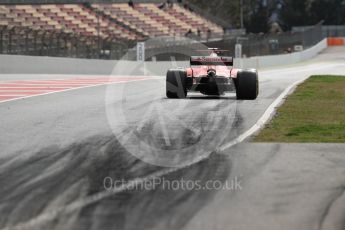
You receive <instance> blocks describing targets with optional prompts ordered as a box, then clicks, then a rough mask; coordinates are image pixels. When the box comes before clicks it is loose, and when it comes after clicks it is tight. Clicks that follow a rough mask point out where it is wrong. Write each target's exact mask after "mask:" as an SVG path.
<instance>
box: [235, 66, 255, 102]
mask: <svg viewBox="0 0 345 230" xmlns="http://www.w3.org/2000/svg"><path fill="white" fill-rule="evenodd" d="M234 82H235V87H236V97H237V100H255V99H256V98H257V96H258V94H259V79H258V73H257V71H256V70H254V69H253V70H239V71H238V73H237V78H236V79H234Z"/></svg>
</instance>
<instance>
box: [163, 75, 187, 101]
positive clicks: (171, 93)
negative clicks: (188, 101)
mask: <svg viewBox="0 0 345 230" xmlns="http://www.w3.org/2000/svg"><path fill="white" fill-rule="evenodd" d="M186 80H187V73H186V71H185V70H182V69H170V70H168V72H167V77H166V95H167V97H168V98H185V97H186V96H187V87H186Z"/></svg>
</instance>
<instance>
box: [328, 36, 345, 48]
mask: <svg viewBox="0 0 345 230" xmlns="http://www.w3.org/2000/svg"><path fill="white" fill-rule="evenodd" d="M327 45H328V46H343V45H344V38H339V37H330V38H327Z"/></svg>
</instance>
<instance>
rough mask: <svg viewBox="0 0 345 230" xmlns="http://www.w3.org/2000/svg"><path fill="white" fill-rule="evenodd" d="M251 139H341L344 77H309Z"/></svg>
mask: <svg viewBox="0 0 345 230" xmlns="http://www.w3.org/2000/svg"><path fill="white" fill-rule="evenodd" d="M254 141H257V142H317V143H321V142H325V143H341V142H345V76H332V75H323V76H311V77H310V78H309V79H308V80H307V81H305V82H304V83H303V84H301V85H299V86H298V87H297V89H296V90H295V92H294V93H293V94H292V95H290V96H288V98H287V100H286V101H285V102H284V104H283V105H282V106H281V107H280V108H279V109H278V110H277V113H276V115H275V117H274V118H273V119H272V121H271V122H270V123H269V124H267V125H266V127H265V128H264V129H263V130H262V131H261V132H260V133H259V134H258V135H257V136H256V137H255V138H254Z"/></svg>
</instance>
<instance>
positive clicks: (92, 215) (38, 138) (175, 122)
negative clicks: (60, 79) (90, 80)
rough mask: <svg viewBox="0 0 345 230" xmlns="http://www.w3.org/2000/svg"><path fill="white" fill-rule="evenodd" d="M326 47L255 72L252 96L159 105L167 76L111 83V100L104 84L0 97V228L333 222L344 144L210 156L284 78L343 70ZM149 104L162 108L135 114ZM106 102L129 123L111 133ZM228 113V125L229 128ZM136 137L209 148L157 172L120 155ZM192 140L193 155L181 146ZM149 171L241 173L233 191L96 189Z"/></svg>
mask: <svg viewBox="0 0 345 230" xmlns="http://www.w3.org/2000/svg"><path fill="white" fill-rule="evenodd" d="M343 51H344V49H343ZM330 52H332V50H327V51H326V52H325V53H323V54H321V55H320V56H319V57H318V58H317V60H315V61H313V62H309V63H307V64H305V65H298V66H291V67H287V68H281V69H274V70H265V71H261V72H260V95H259V98H258V100H256V101H238V102H237V101H236V100H234V95H233V94H229V95H225V96H222V97H220V98H213V97H204V96H200V95H197V94H193V95H190V97H189V98H187V99H184V100H168V99H165V96H164V94H165V82H164V79H155V80H148V81H140V82H131V83H128V84H124V85H123V84H114V85H112V89H113V90H114V94H113V96H112V97H110V99H109V100H106V99H105V95H106V92H107V86H98V87H93V88H86V89H80V90H75V91H69V92H64V93H56V94H50V95H45V96H39V97H33V98H28V99H22V100H17V101H12V102H7V103H0V117H1V119H2V122H1V123H0V129H1V136H0V149H1V151H0V185H1V186H0V228H2V229H252V228H255V229H327V230H328V229H342V228H343V227H344V207H345V203H344V197H343V196H344V195H343V193H344V187H345V181H344V178H345V177H344V174H345V170H344V167H343V165H344V160H345V155H344V146H343V145H340V144H338V145H335V144H334V145H332V144H328V145H322V144H320V145H313V144H300V145H297V144H266V143H264V144H253V143H250V142H248V140H247V141H246V142H244V143H241V144H240V145H237V146H234V147H232V148H230V149H226V150H224V151H222V152H217V151H216V149H217V148H218V147H219V146H221V145H222V144H224V143H227V142H228V141H230V140H232V139H233V138H235V137H236V136H238V135H239V134H241V133H243V132H244V131H246V130H248V129H249V128H250V127H251V126H252V125H253V124H255V123H256V121H257V120H258V119H259V118H260V116H261V115H262V114H263V113H264V111H265V110H266V109H267V107H268V106H269V105H270V104H271V103H272V102H273V101H274V100H275V99H276V98H277V97H278V96H279V95H280V93H281V92H283V91H284V89H285V88H286V87H287V86H288V85H290V84H292V83H293V82H295V81H298V80H301V79H304V78H306V77H308V76H309V75H311V74H321V73H331V74H342V73H344V70H345V64H344V62H343V59H344V57H345V52H332V53H330ZM31 77H32V78H34V75H32V76H31ZM42 77H43V76H40V78H42ZM47 78H51V76H47ZM4 79H5V77H4ZM108 89H109V88H108ZM151 105H155V106H158V108H160V109H158V110H157V111H153V112H152V113H149V116H144V115H145V114H146V112H147V111H148V110H149V108H150V107H151ZM229 106H230V108H236V109H235V112H234V113H232V114H229V111H234V110H229ZM109 108H115V110H121V112H122V113H124V115H125V116H126V117H127V118H128V119H127V120H126V122H125V123H121V122H120V123H117V124H118V127H117V128H118V129H116V130H115V131H117V136H114V134H113V131H114V130H113V129H111V128H110V125H109V119H108V118H109V117H108V118H107V111H108V110H109ZM230 117H234V120H233V122H230V123H226V121H227V120H226V119H229V118H230ZM114 119H115V120H117V119H118V118H117V117H114ZM210 123H211V124H212V126H208V125H209V124H210ZM224 123H226V124H227V125H224ZM138 127H140V128H138ZM133 129H134V130H135V132H134V134H135V135H133V133H132V132H130V131H133ZM206 134H207V135H206ZM134 136H136V137H139V139H141V141H146V142H147V143H150V145H151V146H153V147H155V149H156V152H154V153H152V152H144V154H157V156H158V157H160V155H159V154H162V153H163V154H165V153H168V150H170V149H178V150H181V151H180V152H178V153H177V154H176V155H174V156H171V158H169V159H172V160H174V161H178V160H181V159H187V160H190V159H193V158H197V155H196V154H195V153H203V152H204V151H208V152H207V155H206V156H205V157H204V158H202V159H200V161H198V162H194V163H193V164H190V165H189V166H188V167H184V168H181V169H178V170H175V171H173V172H171V173H167V174H164V175H161V174H156V173H158V172H161V171H162V170H166V168H165V167H161V166H155V165H151V164H148V163H145V162H143V161H142V160H140V159H138V158H136V157H135V156H133V155H132V154H130V153H129V150H130V149H131V147H137V146H138V142H136V141H134ZM210 136H211V137H212V136H214V138H213V139H212V138H210ZM123 137H125V138H126V137H127V140H128V141H127V142H123V140H122V138H123ZM166 137H169V140H170V145H168V144H167V143H166V141H167V139H166ZM205 137H206V138H205ZM189 146H193V151H185V150H184V149H186V147H189ZM143 149H144V148H143ZM157 149H158V150H157ZM211 150H213V151H211ZM186 155H187V156H186ZM163 157H164V156H163ZM186 157H187V158H186ZM188 157H190V158H188ZM152 174H153V175H161V176H160V177H159V178H160V179H163V178H164V179H165V180H167V181H181V180H182V179H183V180H188V181H194V182H196V181H198V182H199V183H201V185H205V184H207V183H208V181H217V183H220V184H221V185H224V184H227V183H229V182H233V181H234V180H238V181H239V183H240V185H241V189H239V188H237V189H227V190H218V189H206V190H204V189H201V190H197V189H182V188H181V187H180V188H179V189H167V188H166V187H164V186H163V184H158V185H157V186H156V187H154V189H147V188H142V187H141V188H136V189H130V190H125V191H120V192H117V193H115V194H114V195H109V196H104V192H105V188H104V184H103V182H104V178H106V177H110V178H112V179H114V180H121V179H124V180H125V181H133V180H135V179H136V178H147V180H145V181H150V178H151V177H149V176H150V175H152Z"/></svg>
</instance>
